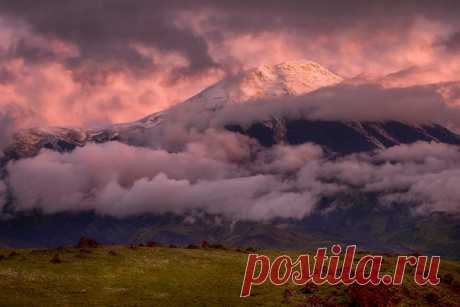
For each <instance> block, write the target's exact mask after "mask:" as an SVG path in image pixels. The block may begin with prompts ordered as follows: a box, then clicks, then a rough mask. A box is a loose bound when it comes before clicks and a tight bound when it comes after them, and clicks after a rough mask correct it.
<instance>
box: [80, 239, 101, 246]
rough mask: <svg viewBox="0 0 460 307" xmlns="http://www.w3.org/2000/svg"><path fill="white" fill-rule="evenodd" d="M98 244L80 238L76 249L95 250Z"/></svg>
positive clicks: (92, 240)
mask: <svg viewBox="0 0 460 307" xmlns="http://www.w3.org/2000/svg"><path fill="white" fill-rule="evenodd" d="M98 246H99V244H98V243H97V241H96V240H94V239H91V238H88V237H81V238H80V240H79V241H78V245H77V247H78V248H96V247H98Z"/></svg>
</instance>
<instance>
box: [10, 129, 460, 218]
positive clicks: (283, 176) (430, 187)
mask: <svg viewBox="0 0 460 307" xmlns="http://www.w3.org/2000/svg"><path fill="white" fill-rule="evenodd" d="M207 133H208V141H207V143H205V142H201V141H200V142H191V143H190V144H187V145H186V146H185V149H184V150H183V151H181V152H176V153H171V152H167V151H164V150H159V149H149V148H138V147H131V146H128V145H125V144H121V143H117V142H111V143H106V144H102V145H96V144H91V145H88V146H86V147H83V148H78V149H76V150H75V151H74V152H72V153H65V154H59V153H56V152H52V151H48V150H43V151H42V153H41V154H40V155H38V156H36V157H34V158H31V159H24V160H20V161H15V162H10V163H9V165H8V173H9V174H10V175H9V178H8V187H9V189H10V191H11V192H12V195H13V199H14V203H15V210H17V211H28V210H32V209H39V210H42V211H43V212H45V213H55V212H68V211H80V210H94V211H95V212H97V213H98V214H102V215H113V216H119V217H126V216H131V215H137V214H143V213H155V214H162V213H167V212H173V213H177V214H188V213H190V212H193V211H196V210H198V211H205V212H207V213H209V214H218V215H222V216H224V217H226V218H229V219H236V220H256V221H269V220H272V219H274V218H292V219H301V218H303V217H305V216H308V215H309V214H310V213H311V212H312V211H314V210H316V209H317V205H318V203H319V202H320V201H321V199H322V198H323V197H327V196H340V195H344V194H347V193H355V192H362V193H378V195H379V203H377V204H369V205H370V206H377V207H378V206H386V205H388V204H391V203H398V204H407V205H410V206H414V208H416V211H417V212H418V213H420V214H424V213H427V212H433V211H444V212H451V213H455V214H457V213H459V209H460V207H459V206H458V203H459V201H460V194H459V193H458V189H457V187H458V183H459V179H458V178H460V177H459V175H460V151H459V148H458V147H455V146H450V145H444V144H438V143H423V142H421V143H415V144H412V145H400V146H396V147H392V148H390V149H385V150H380V151H378V152H376V153H374V154H356V155H351V156H346V157H343V158H339V159H336V160H329V159H328V158H327V157H326V156H325V155H324V154H323V151H322V150H321V148H320V147H318V146H316V145H314V144H305V145H301V146H295V147H292V146H284V145H277V146H274V147H273V148H271V149H268V150H263V149H262V148H260V147H259V146H258V145H257V144H254V143H253V141H251V140H250V139H248V138H246V137H244V136H240V135H235V134H230V133H228V132H222V131H208V132H207ZM209 138H214V141H213V142H214V144H212V142H210V141H209ZM216 148H220V150H217V151H215V150H214V149H216Z"/></svg>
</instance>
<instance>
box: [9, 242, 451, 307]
mask: <svg viewBox="0 0 460 307" xmlns="http://www.w3.org/2000/svg"><path fill="white" fill-rule="evenodd" d="M111 250H113V251H115V252H116V253H117V255H115V256H114V255H110V254H109V251H111ZM11 251H12V250H7V249H2V250H0V254H3V255H8V254H9V253H10V252H11ZM15 251H16V252H17V253H19V255H17V256H14V257H7V258H6V259H4V260H1V261H0V306H81V305H85V306H302V305H299V304H301V303H305V302H307V301H308V299H309V296H311V295H315V296H318V297H321V298H324V299H327V298H330V297H334V300H335V302H336V303H337V304H339V305H345V304H346V303H347V302H348V301H349V298H348V296H347V287H345V286H340V287H331V286H324V287H320V288H319V289H318V290H317V291H316V292H315V293H314V294H303V293H302V292H301V291H300V287H296V286H293V285H287V286H284V287H275V286H272V285H269V284H265V285H263V286H257V287H254V288H253V292H252V296H251V297H249V298H246V299H240V298H239V294H240V287H241V282H242V278H243V274H244V269H245V264H246V257H247V255H246V254H245V253H242V252H237V251H234V250H218V249H183V248H174V249H173V248H165V247H156V248H147V247H142V248H136V249H130V248H128V247H123V246H106V247H99V248H96V249H91V250H90V253H82V252H81V251H80V250H79V249H76V248H65V249H63V250H60V251H56V250H31V249H27V250H15ZM261 253H262V252H261ZM263 253H265V254H269V255H271V256H274V255H277V254H280V252H273V251H270V252H267V251H264V252H263ZM55 254H59V258H60V259H61V260H62V263H59V264H53V263H51V262H50V260H51V258H52V257H53V256H54V255H55ZM291 254H292V255H295V253H291ZM391 263H392V259H391V258H390V259H387V262H386V267H390V265H391ZM447 272H449V273H450V274H452V275H453V276H454V279H455V280H454V282H458V281H459V280H460V265H459V264H458V263H457V262H452V261H442V270H441V276H443V274H446V273H447ZM407 279H408V280H409V279H410V278H407ZM456 287H457V285H446V284H442V285H441V286H438V287H418V286H416V285H414V284H412V283H410V282H409V281H408V282H407V283H406V285H405V287H404V288H405V291H406V292H407V293H406V292H404V291H401V293H406V294H407V295H405V297H404V298H403V299H402V301H401V302H402V304H403V305H406V304H407V305H410V304H413V303H414V304H419V305H429V304H428V302H427V300H426V299H425V298H424V295H425V294H426V293H428V292H430V291H432V292H434V293H435V295H436V296H437V297H439V300H440V302H443V303H445V304H447V305H449V304H451V303H452V302H454V303H455V302H460V297H459V294H458V292H459V291H458V289H457V288H456ZM287 288H289V289H292V290H293V293H294V295H293V296H292V297H289V299H288V300H286V299H285V298H284V291H285V289H287ZM452 306H455V305H452Z"/></svg>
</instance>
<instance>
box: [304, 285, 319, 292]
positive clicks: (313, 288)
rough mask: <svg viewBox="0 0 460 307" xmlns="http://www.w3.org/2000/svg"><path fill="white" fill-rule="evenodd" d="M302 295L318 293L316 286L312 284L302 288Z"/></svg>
mask: <svg viewBox="0 0 460 307" xmlns="http://www.w3.org/2000/svg"><path fill="white" fill-rule="evenodd" d="M301 291H302V293H304V294H312V293H315V292H316V291H318V286H317V285H315V284H313V283H307V284H306V285H305V286H304V287H303V288H302V290H301Z"/></svg>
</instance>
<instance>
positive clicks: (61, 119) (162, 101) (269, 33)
mask: <svg viewBox="0 0 460 307" xmlns="http://www.w3.org/2000/svg"><path fill="white" fill-rule="evenodd" d="M459 15H460V3H459V2H458V1H436V2H435V1H379V2H378V3H377V2H375V3H374V4H368V1H332V2H331V1H234V0H232V1H174V0H172V1H147V0H138V1H123V0H98V1H77V0H69V1H60V0H45V1H35V0H16V1H7V0H2V1H0V124H1V126H2V128H3V129H2V130H4V131H6V130H8V129H15V128H24V127H31V126H43V125H58V126H82V125H101V124H107V123H114V122H125V121H130V120H135V119H138V118H140V117H143V116H145V115H147V114H150V113H152V112H155V111H159V110H162V109H164V108H166V107H168V106H170V105H173V104H175V103H177V102H180V101H182V100H183V99H185V98H188V97H189V96H191V95H193V94H195V93H196V92H198V91H199V90H201V89H203V88H204V87H206V86H208V85H210V84H212V83H214V82H215V81H217V80H219V79H221V78H223V77H225V76H227V75H230V74H235V73H237V72H238V71H240V70H242V69H246V68H250V67H253V66H257V65H260V64H275V63H279V62H283V61H287V60H297V59H308V60H312V61H316V62H318V63H320V64H321V65H323V66H325V67H327V68H328V69H330V70H331V71H333V72H335V73H337V74H338V75H340V76H342V77H345V78H352V77H355V76H360V77H361V78H376V77H381V76H385V75H388V74H393V75H391V81H392V82H393V84H397V85H398V86H407V85H414V84H427V83H436V82H446V81H454V80H457V79H459V77H458V76H459V73H460V65H459V64H460V52H459V51H460V16H459Z"/></svg>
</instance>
